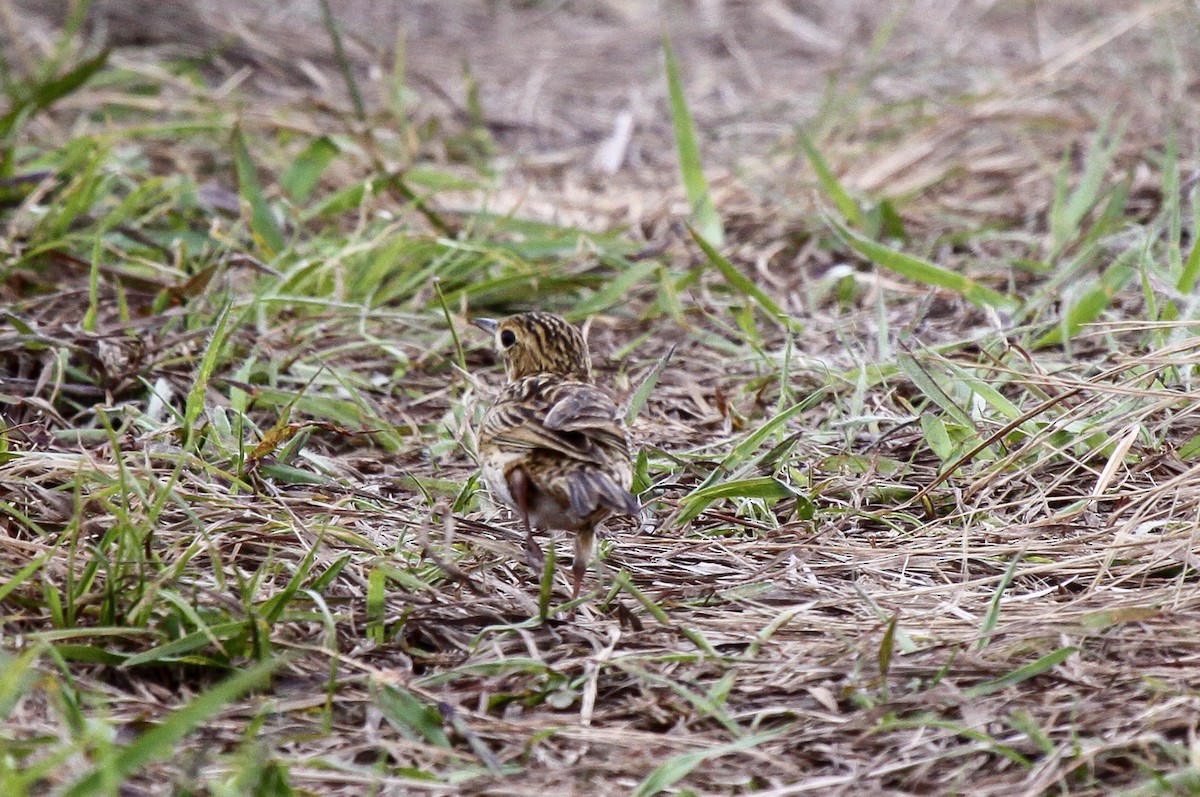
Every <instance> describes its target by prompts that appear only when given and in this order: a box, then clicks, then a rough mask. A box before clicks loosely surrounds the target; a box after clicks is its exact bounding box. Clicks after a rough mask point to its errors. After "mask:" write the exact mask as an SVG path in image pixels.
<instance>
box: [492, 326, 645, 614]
mask: <svg viewBox="0 0 1200 797" xmlns="http://www.w3.org/2000/svg"><path fill="white" fill-rule="evenodd" d="M476 323H477V325H478V326H480V327H481V328H483V329H486V330H488V331H489V332H493V333H494V336H495V342H496V348H497V350H498V351H499V352H500V355H501V357H502V358H503V359H504V365H505V372H506V373H507V374H508V379H509V381H508V384H507V385H505V387H504V389H503V390H502V391H501V392H500V395H499V396H497V398H496V401H495V403H494V404H493V405H492V406H491V407H490V408H489V409H488V411H487V413H486V414H485V415H484V417H483V423H482V425H481V427H480V429H479V453H480V460H481V462H480V464H481V468H482V471H483V477H484V481H485V482H486V483H487V485H488V489H489V491H490V492H491V493H492V495H493V496H494V497H496V498H497V499H499V500H500V501H502V502H503V503H505V504H507V505H508V506H510V507H511V508H513V509H514V510H516V511H517V512H518V513H521V514H522V515H523V517H524V519H525V520H526V522H527V524H528V525H532V526H535V527H538V528H544V529H563V530H569V531H574V532H576V534H577V535H578V536H577V538H576V562H575V577H576V583H575V588H576V591H578V587H579V580H580V579H581V578H582V573H583V569H582V568H583V567H584V566H585V565H586V561H585V560H586V556H587V555H590V551H591V541H592V534H593V531H594V529H595V526H596V524H598V523H600V522H601V521H603V520H604V518H605V517H607V516H608V515H610V514H612V513H613V512H617V513H620V514H627V515H636V514H637V513H638V511H639V507H638V503H637V499H636V498H634V496H633V494H632V493H630V491H629V488H630V484H631V483H632V480H633V465H632V462H631V459H630V454H629V440H628V437H627V435H626V432H625V424H624V420H623V418H622V416H621V412H620V409H619V408H618V407H617V405H616V403H615V402H614V401H613V399H612V398H611V397H610V396H609V395H608V394H607V393H606V392H604V391H603V390H601V389H600V388H599V387H597V386H596V385H594V384H593V383H592V371H591V359H590V357H589V355H588V351H587V344H586V343H585V342H584V339H583V336H582V335H581V334H580V333H579V331H578V330H577V329H576V328H575V327H574V326H572V325H571V324H569V323H568V322H567V321H565V320H564V319H562V318H559V317H558V316H555V315H551V314H549V313H523V314H521V315H516V316H511V317H509V318H506V319H504V320H503V321H500V322H494V321H487V320H483V321H478V322H476ZM527 545H536V544H535V543H533V542H532V540H527Z"/></svg>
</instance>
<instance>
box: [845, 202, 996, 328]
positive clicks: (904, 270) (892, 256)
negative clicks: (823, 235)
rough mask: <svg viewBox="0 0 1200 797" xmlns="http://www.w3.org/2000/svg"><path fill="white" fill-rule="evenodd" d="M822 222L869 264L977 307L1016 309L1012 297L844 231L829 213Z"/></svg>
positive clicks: (955, 272)
mask: <svg viewBox="0 0 1200 797" xmlns="http://www.w3.org/2000/svg"><path fill="white" fill-rule="evenodd" d="M825 223H826V224H828V225H829V226H830V227H832V228H833V230H834V232H836V233H837V235H838V237H839V238H841V239H842V240H843V241H844V242H845V243H846V245H847V246H849V247H850V248H851V249H853V250H854V251H855V252H857V253H858V254H860V255H862V256H863V257H865V258H866V259H867V260H870V261H871V262H872V263H875V264H876V265H878V266H882V267H883V268H886V269H888V270H889V271H894V272H896V273H897V274H899V275H901V276H903V277H907V278H908V279H910V280H912V281H913V282H917V283H920V284H922V285H929V286H931V287H934V288H944V289H946V290H949V291H954V292H955V293H958V294H960V295H962V297H963V298H964V299H966V300H967V301H969V302H971V303H972V304H975V305H978V306H980V307H994V308H996V309H997V310H1005V311H1012V310H1016V309H1017V302H1016V301H1015V300H1014V299H1012V298H1011V297H1008V296H1005V295H1004V294H1002V293H999V292H997V291H994V290H992V289H991V288H989V287H987V286H986V285H981V284H980V283H978V282H976V281H975V280H973V279H971V278H970V277H968V276H966V275H964V274H959V273H958V272H957V271H950V270H949V269H945V268H942V267H941V266H938V265H935V264H934V263H931V262H929V261H928V260H922V259H921V258H919V257H913V256H912V255H906V254H904V253H903V252H899V251H897V250H895V249H892V248H891V247H889V246H884V245H883V244H881V243H878V242H876V241H872V240H871V239H869V238H866V237H864V236H862V235H859V234H858V233H856V232H854V231H852V230H850V229H848V228H846V227H845V226H843V225H842V224H840V223H838V222H837V221H836V220H835V219H833V218H832V217H830V216H829V215H828V214H826V215H825Z"/></svg>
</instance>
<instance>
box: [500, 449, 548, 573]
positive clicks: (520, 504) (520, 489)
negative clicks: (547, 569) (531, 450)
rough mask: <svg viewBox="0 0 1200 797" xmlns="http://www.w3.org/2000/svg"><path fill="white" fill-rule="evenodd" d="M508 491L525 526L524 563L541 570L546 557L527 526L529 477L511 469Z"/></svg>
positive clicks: (515, 469) (530, 528)
mask: <svg viewBox="0 0 1200 797" xmlns="http://www.w3.org/2000/svg"><path fill="white" fill-rule="evenodd" d="M508 491H509V492H510V493H512V497H513V500H514V501H516V502H517V511H519V512H520V513H521V522H522V523H523V524H524V525H525V561H526V562H527V563H528V564H529V566H530V567H532V568H534V569H535V570H541V569H542V564H543V562H545V560H546V557H545V554H543V553H542V549H541V546H539V545H538V544H537V540H535V539H534V538H533V528H532V527H531V526H530V525H529V477H528V476H526V475H525V471H523V470H521V469H520V468H513V469H512V471H511V472H510V473H509V474H508Z"/></svg>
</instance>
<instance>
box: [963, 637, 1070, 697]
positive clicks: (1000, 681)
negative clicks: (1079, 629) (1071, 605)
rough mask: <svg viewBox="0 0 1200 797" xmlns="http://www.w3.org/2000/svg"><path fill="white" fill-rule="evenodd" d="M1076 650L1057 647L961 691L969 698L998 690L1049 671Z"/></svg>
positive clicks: (1068, 647)
mask: <svg viewBox="0 0 1200 797" xmlns="http://www.w3.org/2000/svg"><path fill="white" fill-rule="evenodd" d="M1078 650H1079V648H1077V647H1074V646H1072V645H1068V646H1067V647H1065V648H1059V649H1058V650H1056V651H1054V652H1052V653H1047V654H1046V655H1045V656H1042V657H1041V658H1040V659H1038V660H1037V661H1034V662H1031V663H1029V664H1026V665H1025V666H1024V667H1018V668H1017V669H1015V670H1013V671H1012V672H1010V673H1008V674H1007V675H1003V676H1001V677H999V678H996V679H995V680H992V681H984V682H983V683H981V684H976V685H975V686H972V687H970V688H968V689H964V690H963V692H964V693H965V694H966V695H967V697H970V698H976V697H983V696H985V695H990V694H992V693H994V692H999V691H1000V690H1002V689H1007V688H1008V687H1010V686H1014V685H1016V684H1019V683H1021V682H1022V681H1027V680H1029V679H1030V678H1033V677H1034V676H1037V675H1041V674H1042V673H1044V672H1049V671H1050V670H1052V669H1054V668H1055V667H1057V666H1058V665H1060V664H1062V663H1063V662H1064V661H1066V660H1067V659H1068V658H1070V657H1071V656H1072V654H1074V653H1076V652H1077V651H1078Z"/></svg>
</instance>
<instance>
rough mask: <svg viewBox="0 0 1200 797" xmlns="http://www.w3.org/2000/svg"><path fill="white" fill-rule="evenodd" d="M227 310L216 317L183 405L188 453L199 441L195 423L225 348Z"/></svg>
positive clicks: (202, 410)
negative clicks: (194, 378) (194, 379)
mask: <svg viewBox="0 0 1200 797" xmlns="http://www.w3.org/2000/svg"><path fill="white" fill-rule="evenodd" d="M229 308H230V306H229V305H228V304H226V305H225V307H223V308H222V309H221V312H220V314H219V315H218V316H217V320H216V323H215V324H214V325H213V333H212V335H211V336H210V337H209V339H208V347H207V348H206V349H205V350H204V357H203V358H202V359H201V360H200V367H199V368H197V369H196V381H195V382H193V383H192V388H191V390H189V391H188V396H187V401H186V402H185V404H184V411H183V438H184V447H185V448H186V449H187V450H189V451H191V450H194V449H195V447H196V443H197V441H198V440H199V434H198V432H199V430H198V429H197V428H196V421H198V420H199V419H200V415H201V413H203V412H204V401H205V398H206V397H207V393H208V382H209V379H210V378H211V377H212V374H213V371H214V370H215V369H216V367H217V359H218V357H220V354H221V350H222V349H223V348H225V337H226V332H225V325H226V324H227V323H228V321H229Z"/></svg>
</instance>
